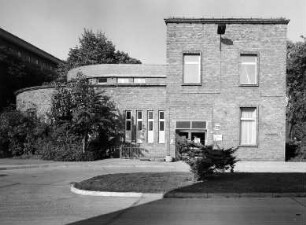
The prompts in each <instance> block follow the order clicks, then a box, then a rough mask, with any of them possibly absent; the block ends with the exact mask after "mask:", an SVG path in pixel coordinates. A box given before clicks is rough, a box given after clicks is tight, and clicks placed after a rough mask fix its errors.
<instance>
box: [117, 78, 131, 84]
mask: <svg viewBox="0 0 306 225" xmlns="http://www.w3.org/2000/svg"><path fill="white" fill-rule="evenodd" d="M117 82H118V83H119V84H125V83H130V78H118V80H117Z"/></svg>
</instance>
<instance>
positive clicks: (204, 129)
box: [17, 18, 289, 160]
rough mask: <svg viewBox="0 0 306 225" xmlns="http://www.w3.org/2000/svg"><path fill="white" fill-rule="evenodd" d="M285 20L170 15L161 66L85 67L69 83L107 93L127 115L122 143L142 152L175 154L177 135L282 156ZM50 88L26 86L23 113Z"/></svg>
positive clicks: (255, 155)
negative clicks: (79, 78) (84, 82)
mask: <svg viewBox="0 0 306 225" xmlns="http://www.w3.org/2000/svg"><path fill="white" fill-rule="evenodd" d="M288 22H289V20H286V19H284V18H277V19H254V18H252V19H246V18H229V19H225V18H222V19H215V18H214V19H211V18H168V19H165V23H166V26H167V63H166V65H142V64H139V65H137V64H135V65H110V64H108V65H90V66H83V67H79V68H75V69H73V70H71V71H69V73H68V80H70V79H72V78H74V77H76V75H77V73H78V72H82V73H83V74H84V75H85V76H86V77H87V78H88V79H89V80H90V82H91V84H92V85H94V86H95V88H96V90H97V91H101V90H105V91H106V93H107V94H108V95H109V96H111V97H112V99H113V100H114V101H115V102H116V104H117V106H118V109H119V110H120V112H121V113H122V114H123V115H124V117H125V141H126V142H131V143H134V144H135V145H139V146H140V147H141V149H142V152H141V154H142V156H144V157H149V158H164V157H165V156H172V157H175V155H176V149H175V138H176V135H179V136H184V137H186V138H187V139H190V140H193V141H195V142H200V143H202V144H205V145H215V146H220V147H225V148H228V147H238V151H237V156H238V158H239V159H241V160H285V117H286V113H285V108H286V40H287V38H286V32H287V24H288ZM47 92H50V89H46V88H40V89H37V88H36V89H35V88H34V89H26V90H23V91H21V92H19V94H18V96H17V104H18V105H19V108H20V109H22V110H24V109H26V108H27V105H29V104H28V102H29V99H33V98H35V96H36V95H37V96H41V95H42V94H43V93H47ZM49 98H50V97H49ZM36 105H38V106H39V102H38V104H36ZM46 105H47V104H44V107H45V108H46Z"/></svg>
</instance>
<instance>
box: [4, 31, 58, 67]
mask: <svg viewBox="0 0 306 225" xmlns="http://www.w3.org/2000/svg"><path fill="white" fill-rule="evenodd" d="M0 38H2V39H4V40H6V41H7V42H10V43H12V44H14V45H16V46H19V47H20V48H23V49H26V50H28V51H29V52H32V53H35V54H37V55H39V56H40V57H42V58H45V59H47V60H49V61H52V62H54V63H62V62H63V61H62V60H60V59H58V58H56V57H55V56H53V55H51V54H49V53H48V52H45V51H44V50H41V49H40V48H38V47H36V46H34V45H32V44H30V43H29V42H26V41H25V40H23V39H21V38H19V37H17V36H15V35H13V34H11V33H9V32H7V31H6V30H3V29H2V28H0Z"/></svg>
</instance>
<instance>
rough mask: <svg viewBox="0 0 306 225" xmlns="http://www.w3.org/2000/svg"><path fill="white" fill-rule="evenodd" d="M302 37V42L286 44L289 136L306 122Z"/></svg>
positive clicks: (305, 48) (305, 45)
mask: <svg viewBox="0 0 306 225" xmlns="http://www.w3.org/2000/svg"><path fill="white" fill-rule="evenodd" d="M302 38H303V42H297V43H292V42H288V45H287V95H288V99H289V102H288V107H287V120H288V123H289V135H290V136H293V135H294V134H293V133H296V132H295V131H297V130H301V127H303V126H304V123H305V122H306V113H305V112H306V38H305V37H302ZM302 130H303V129H302ZM305 135H306V132H305Z"/></svg>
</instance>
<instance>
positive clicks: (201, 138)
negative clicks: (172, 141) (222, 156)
mask: <svg viewBox="0 0 306 225" xmlns="http://www.w3.org/2000/svg"><path fill="white" fill-rule="evenodd" d="M176 134H177V135H178V136H180V137H185V138H186V139H187V140H190V141H193V142H194V143H197V144H202V145H205V135H206V132H205V131H201V130H176Z"/></svg>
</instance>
